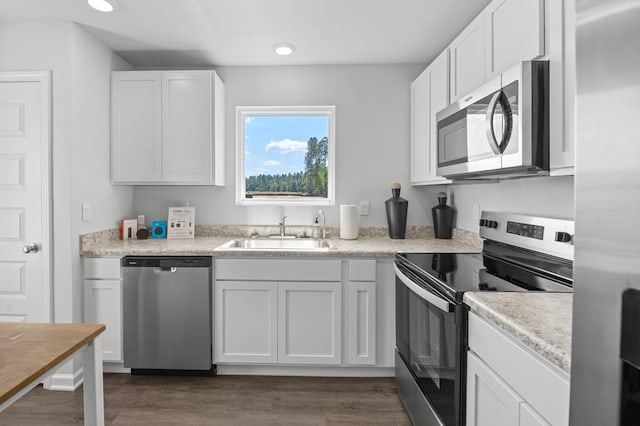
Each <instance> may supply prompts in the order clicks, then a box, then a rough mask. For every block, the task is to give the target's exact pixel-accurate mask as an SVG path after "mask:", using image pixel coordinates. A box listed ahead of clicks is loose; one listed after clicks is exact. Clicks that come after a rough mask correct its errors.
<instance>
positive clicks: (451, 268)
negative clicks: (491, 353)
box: [396, 253, 572, 302]
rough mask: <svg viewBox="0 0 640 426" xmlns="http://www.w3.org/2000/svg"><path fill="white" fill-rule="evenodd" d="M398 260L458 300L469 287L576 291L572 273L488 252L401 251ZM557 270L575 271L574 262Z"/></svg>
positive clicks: (418, 278) (426, 283)
mask: <svg viewBox="0 0 640 426" xmlns="http://www.w3.org/2000/svg"><path fill="white" fill-rule="evenodd" d="M518 257H521V255H520V256H518ZM396 264H397V265H398V268H399V269H400V270H401V271H402V272H403V273H404V274H405V275H407V276H408V277H409V278H411V280H412V281H413V282H415V283H417V284H418V285H421V286H422V287H424V288H426V289H427V290H430V291H433V290H434V289H435V290H436V291H437V292H438V293H439V294H441V295H444V296H445V297H447V298H448V299H450V300H453V301H456V302H461V301H462V297H463V295H464V293H465V292H467V291H508V292H526V291H555V292H571V291H572V287H571V285H572V280H571V278H570V277H564V278H559V277H557V276H555V272H553V273H543V272H542V271H537V270H535V268H532V269H526V268H525V267H524V266H521V265H514V264H511V263H509V262H507V261H505V260H504V259H496V258H494V257H492V256H491V255H489V254H487V253H399V254H397V255H396ZM554 270H555V271H556V272H557V271H561V272H563V273H565V274H566V273H569V275H571V273H570V271H571V266H570V265H566V264H562V265H555V269H554Z"/></svg>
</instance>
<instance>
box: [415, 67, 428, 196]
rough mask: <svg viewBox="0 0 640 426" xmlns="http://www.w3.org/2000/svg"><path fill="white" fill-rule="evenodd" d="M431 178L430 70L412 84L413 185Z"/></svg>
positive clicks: (421, 183) (425, 71) (420, 183)
mask: <svg viewBox="0 0 640 426" xmlns="http://www.w3.org/2000/svg"><path fill="white" fill-rule="evenodd" d="M428 178H429V69H426V70H424V71H423V72H422V74H420V75H419V76H418V77H417V78H416V79H415V80H413V82H412V83H411V183H412V184H413V185H423V184H424V182H426V181H427V180H428Z"/></svg>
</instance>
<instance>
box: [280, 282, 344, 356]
mask: <svg viewBox="0 0 640 426" xmlns="http://www.w3.org/2000/svg"><path fill="white" fill-rule="evenodd" d="M278 311H279V312H278V362H279V363H283V364H340V363H341V354H342V349H341V342H342V333H341V330H342V284H341V283H321V282H287V283H283V282H281V283H278Z"/></svg>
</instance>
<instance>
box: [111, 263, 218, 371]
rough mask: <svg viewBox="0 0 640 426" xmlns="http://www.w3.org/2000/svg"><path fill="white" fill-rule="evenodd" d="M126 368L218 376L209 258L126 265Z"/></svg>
mask: <svg viewBox="0 0 640 426" xmlns="http://www.w3.org/2000/svg"><path fill="white" fill-rule="evenodd" d="M122 271H123V294H122V299H123V307H124V309H123V331H124V342H123V348H124V366H125V367H126V368H131V373H132V374H152V373H167V372H170V371H174V372H180V374H184V373H187V372H193V373H205V374H214V373H215V367H214V366H212V361H211V341H212V333H211V327H212V326H211V277H212V273H211V257H208V256H197V257H184V256H171V257H159V256H127V257H124V258H123V259H122Z"/></svg>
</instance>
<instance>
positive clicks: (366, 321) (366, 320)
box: [347, 266, 376, 365]
mask: <svg viewBox="0 0 640 426" xmlns="http://www.w3.org/2000/svg"><path fill="white" fill-rule="evenodd" d="M374 267H375V266H374ZM347 294H348V298H349V306H348V321H349V336H348V342H349V364H363V365H375V363H376V283H375V281H374V282H350V283H348V289H347Z"/></svg>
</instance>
